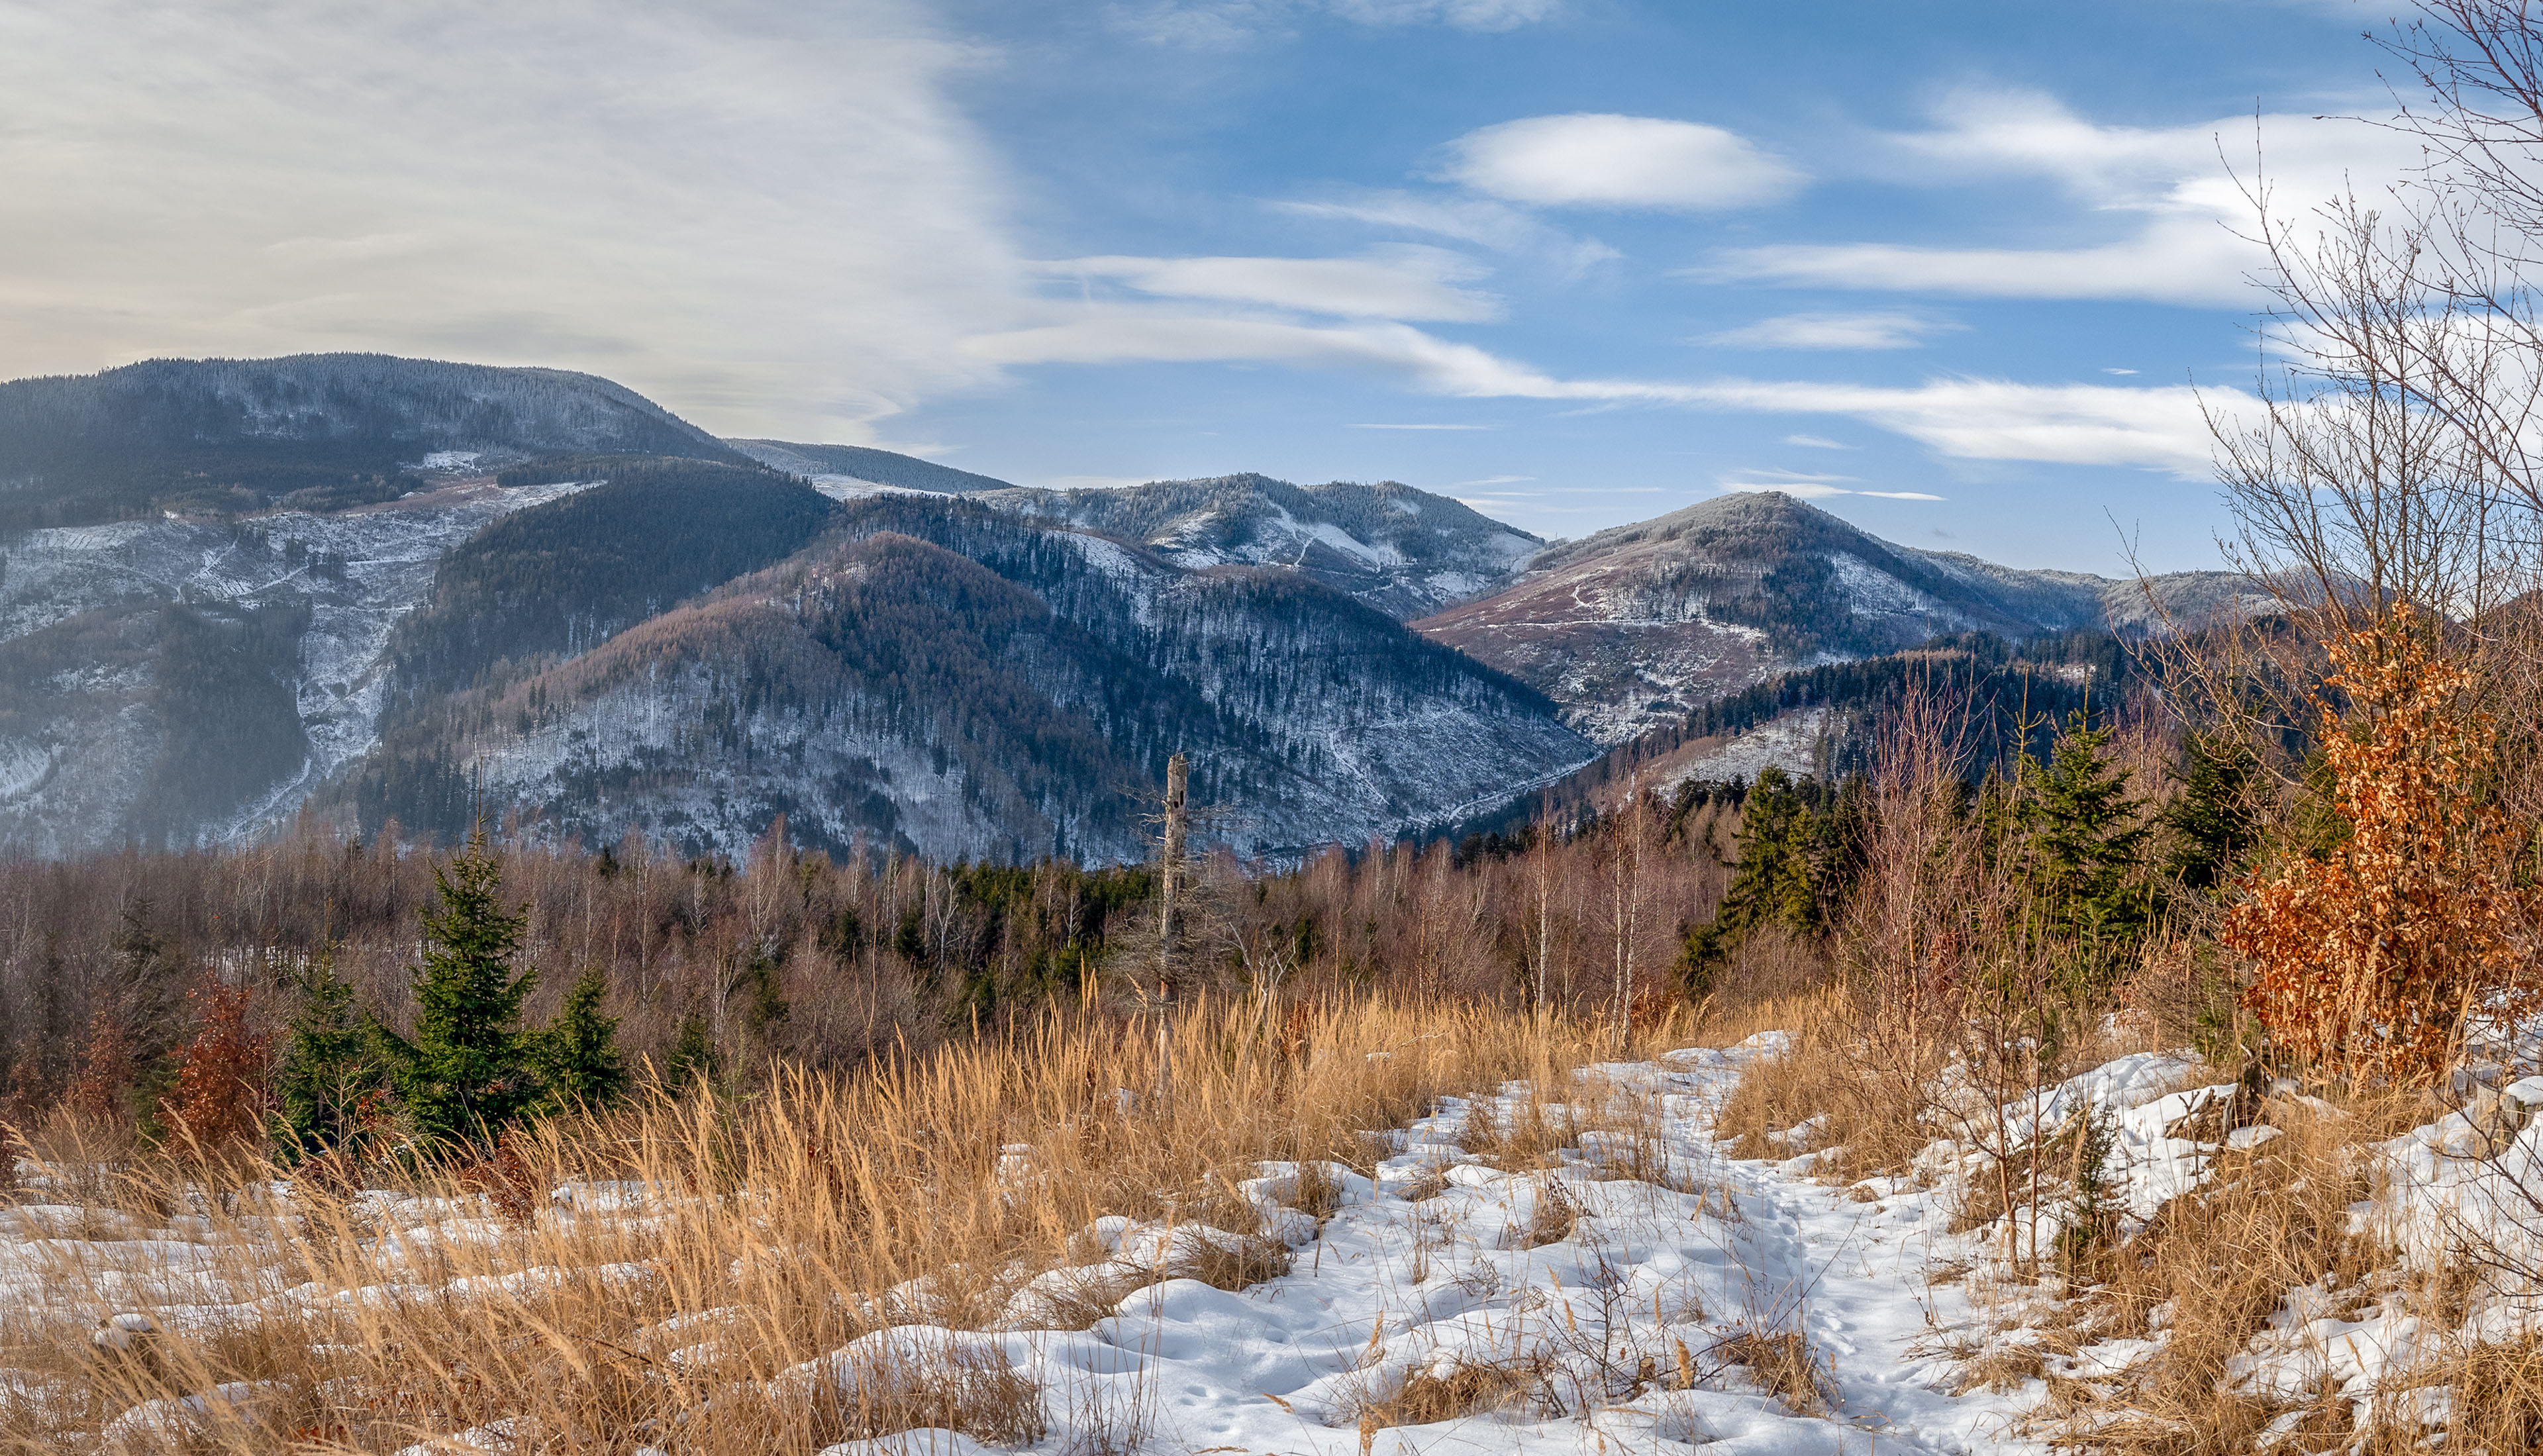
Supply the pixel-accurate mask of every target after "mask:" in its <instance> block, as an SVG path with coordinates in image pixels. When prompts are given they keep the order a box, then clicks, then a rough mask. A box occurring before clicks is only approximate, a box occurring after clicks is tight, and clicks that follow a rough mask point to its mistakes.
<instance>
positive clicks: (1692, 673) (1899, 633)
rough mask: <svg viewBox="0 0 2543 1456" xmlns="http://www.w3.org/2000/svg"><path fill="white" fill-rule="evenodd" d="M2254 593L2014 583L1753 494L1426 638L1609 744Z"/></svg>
mask: <svg viewBox="0 0 2543 1456" xmlns="http://www.w3.org/2000/svg"><path fill="white" fill-rule="evenodd" d="M2149 589H2150V590H2151V592H2152V596H2151V598H2149V595H2148V591H2149ZM2248 589H2249V588H2248V583H2245V582H2243V580H2242V578H2241V577H2239V576H2235V575H2231V574H2228V573H2223V572H2197V573H2182V574H2177V575H2168V576H2159V577H2155V578H2153V579H2152V580H2151V581H2148V582H2145V583H2140V582H2137V581H2121V580H2115V579H2112V578H2110V577H2105V576H2095V575H2087V574H2083V573H2074V572H2027V571H2019V570H2016V569H2013V568H2008V567H2000V566H1996V565H1994V564H1993V563H1990V562H1984V561H1980V560H1978V559H1977V558H1975V557H1972V556H1966V555H1962V554H1959V553H1943V552H1927V551H1917V550H1913V549H1910V548H1907V547H1900V546H1893V545H1891V544H1890V543H1888V542H1886V541H1883V540H1881V539H1880V538H1878V537H1876V536H1873V535H1871V534H1869V533H1867V532H1864V531H1861V530H1858V529H1856V528H1855V527H1853V526H1851V525H1848V524H1847V523H1846V522H1844V521H1842V520H1839V519H1838V518H1836V517H1835V516H1833V515H1830V514H1828V513H1827V512H1825V511H1823V510H1819V509H1817V508H1815V507H1813V506H1811V505H1807V504H1805V503H1803V502H1801V501H1799V500H1795V499H1793V498H1790V497H1787V496H1783V495H1780V494H1774V493H1741V494H1736V495H1729V496H1722V497H1718V498H1714V499H1711V500H1706V501H1702V502H1699V503H1697V504H1695V505H1690V506H1687V507H1686V508H1684V509H1682V510H1677V511H1673V512H1671V513H1669V514H1667V515H1663V516H1660V517H1658V518H1657V519H1654V520H1648V521H1642V522H1639V523H1637V524H1634V525H1630V526H1620V527H1617V528H1615V529H1613V530H1608V531H1601V532H1598V533H1597V534H1595V535H1592V536H1589V537H1586V538H1584V539H1582V540H1580V541H1569V542H1562V543H1558V544H1556V545H1554V546H1551V547H1549V548H1547V549H1546V550H1545V551H1544V552H1542V553H1540V554H1539V555H1537V556H1536V557H1535V558H1534V559H1533V560H1532V561H1530V562H1529V563H1528V564H1527V568H1526V573H1525V575H1522V576H1520V577H1519V578H1518V579H1517V580H1516V581H1515V582H1513V583H1512V584H1510V585H1509V586H1507V587H1505V588H1503V589H1502V590H1500V591H1497V592H1494V593H1493V594H1491V595H1488V596H1482V597H1477V598H1474V599H1472V600H1469V601H1466V602H1463V603H1460V604H1458V605H1455V606H1451V607H1449V608H1448V609H1446V610H1444V611H1441V612H1438V613H1436V614H1434V615H1432V616H1430V617H1427V618H1425V619H1422V620H1420V621H1417V622H1416V623H1415V624H1414V626H1415V628H1416V629H1417V630H1419V631H1421V632H1424V633H1426V634H1427V635H1428V636H1430V637H1432V638H1433V639H1435V640H1437V641H1439V642H1443V643H1446V644H1448V645H1449V646H1452V647H1455V648H1457V649H1459V650H1460V651H1466V652H1469V653H1471V654H1473V655H1474V656H1476V657H1478V658H1480V659H1482V660H1483V661H1486V662H1490V663H1491V664H1493V665H1494V666H1496V667H1499V668H1501V669H1502V670H1503V671H1505V672H1507V673H1509V674H1510V675H1512V676H1514V677H1516V678H1518V679H1520V680H1521V681H1523V682H1526V683H1528V684H1530V685H1531V686H1533V687H1535V688H1537V689H1538V690H1539V691H1541V692H1543V693H1545V694H1546V695H1547V696H1548V697H1550V698H1552V699H1554V700H1555V701H1556V702H1558V703H1561V704H1562V705H1563V707H1564V712H1565V719H1566V721H1567V722H1569V723H1570V724H1572V726H1573V727H1575V728H1579V729H1580V731H1582V732H1583V733H1586V734H1588V735H1589V736H1590V737H1592V738H1595V739H1597V740H1598V741H1599V742H1601V743H1608V744H1614V743H1622V742H1626V741H1629V740H1631V739H1634V738H1636V737H1639V736H1640V735H1642V734H1643V733H1645V732H1647V731H1649V730H1651V729H1653V728H1659V727H1663V726H1669V725H1674V724H1677V723H1680V722H1682V721H1683V720H1684V718H1685V716H1686V712H1687V710H1688V709H1690V708H1692V707H1694V706H1695V705H1696V704H1698V703H1701V702H1704V701H1707V700H1709V699H1713V698H1719V697H1723V696H1725V695H1727V694H1730V693H1734V692H1737V691H1738V690H1740V689H1742V688H1745V687H1749V686H1751V685H1753V684H1755V683H1758V682H1762V681H1764V680H1766V679H1767V678H1770V677H1773V676H1775V675H1776V674H1778V673H1781V672H1785V671H1789V670H1791V669H1793V668H1796V667H1807V666H1811V665H1814V664H1817V663H1821V662H1832V661H1843V660H1847V659H1850V658H1856V657H1866V656H1875V655H1879V654H1881V653H1884V652H1891V651H1900V650H1902V649H1906V648H1912V647H1915V646H1917V645H1918V644H1920V643H1923V642H1925V641H1927V640H1928V639H1931V638H1933V637H1935V636H1937V635H1939V634H1944V633H1956V632H1971V631H1983V632H1992V633H1997V634H1999V635H2002V636H2004V637H2007V638H2011V639H2015V640H2020V639H2024V638H2032V637H2039V636H2042V635H2049V634H2055V633H2060V632H2069V631H2074V630H2076V629H2079V628H2103V627H2113V628H2117V629H2119V630H2121V631H2142V630H2150V629H2152V628H2154V627H2156V626H2158V625H2160V623H2161V621H2162V620H2163V619H2165V618H2167V617H2169V618H2170V619H2172V620H2175V621H2196V620H2199V619H2202V618H2204V617H2206V616H2208V615H2211V614H2213V613H2216V612H2219V611H2225V610H2232V609H2234V608H2235V607H2236V606H2238V605H2242V604H2245V603H2246V597H2245V595H2244V593H2246V592H2247V591H2248ZM2158 606H2159V607H2160V610H2158Z"/></svg>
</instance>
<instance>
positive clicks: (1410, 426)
mask: <svg viewBox="0 0 2543 1456" xmlns="http://www.w3.org/2000/svg"><path fill="white" fill-rule="evenodd" d="M1345 427H1346V428H1349V429H1499V428H1501V426H1500V425H1498V424H1352V425H1347V426H1345Z"/></svg>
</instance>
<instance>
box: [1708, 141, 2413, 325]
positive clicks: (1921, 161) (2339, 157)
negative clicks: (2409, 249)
mask: <svg viewBox="0 0 2543 1456" xmlns="http://www.w3.org/2000/svg"><path fill="white" fill-rule="evenodd" d="M1935 115H1936V121H1937V124H1936V125H1934V126H1932V127H1930V128H1928V129H1926V130H1923V131H1910V132H1893V133H1889V134H1888V135H1884V136H1876V137H1873V138H1871V139H1869V140H1868V141H1867V142H1866V143H1865V146H1864V148H1863V150H1864V152H1865V153H1866V154H1867V155H1869V156H1871V157H1872V158H1873V159H1874V160H1875V162H1876V164H1877V165H1878V166H1879V167H1880V169H1881V173H1880V175H1881V176H1882V178H1883V180H1885V181H1889V182H1898V183H1904V184H1907V185H1911V186H1923V187H1929V188H1944V187H1959V186H1967V185H1972V184H1980V183H1988V182H2001V181H2005V180H2012V179H2026V180H2037V181H2040V182H2044V183H2046V184H2047V185H2048V186H2049V187H2051V188H2053V189H2055V190H2056V192H2057V193H2059V194H2062V196H2063V197H2064V198H2065V200H2066V201H2067V202H2068V203H2070V204H2072V205H2074V206H2077V207H2079V208H2080V209H2082V214H2081V216H2079V217H2078V219H2077V222H2078V225H2082V224H2083V223H2085V222H2086V221H2088V220H2089V219H2090V218H2092V217H2094V216H2096V215H2098V216H2100V217H2103V218H2106V219H2108V220H2109V223H2110V224H2116V226H2110V225H2106V226H2105V227H2104V228H2103V230H2104V231H2106V232H2116V233H2118V234H2119V235H2118V236H2114V237H2109V238H2107V239H2105V240H2103V241H2098V242H2093V243H2089V244H2084V245H2080V246H2072V247H2058V248H2038V247H2004V246H1976V247H1943V246H1925V245H1908V244H1900V243H1890V242H1884V241H1878V240H1866V241H1861V242H1843V243H1779V244H1769V245H1765V246H1761V247H1749V248H1735V249H1729V250H1725V251H1723V252H1722V253H1720V254H1718V255H1716V256H1715V257H1714V258H1713V259H1712V260H1711V261H1710V262H1709V263H1707V264H1706V265H1705V266H1703V267H1701V268H1695V269H1690V270H1688V271H1689V272H1691V273H1692V274H1694V275H1696V276H1700V277H1703V278H1706V279H1708V280H1711V281H1716V282H1743V283H1775V284H1789V285H1798V286H1808V287H1832V288H1853V289H1865V290H1874V291H1884V292H1912V293H1935V294H1947V295H1954V296H1960V297H1971V298H2024V299H2113V300H2126V301H2136V302H2154V303H2171V304H2182V305H2189V306H2194V307H2237V308H2240V307H2249V306H2251V305H2252V303H2253V302H2254V300H2255V293H2254V290H2253V286H2252V281H2251V275H2252V274H2253V272H2254V271H2255V270H2256V269H2257V268H2259V267H2260V265H2261V264H2262V262H2263V260H2262V258H2261V256H2260V253H2259V251H2258V249H2257V248H2256V247H2255V246H2254V245H2253V244H2252V243H2250V242H2248V241H2247V237H2248V235H2250V234H2251V233H2253V232H2254V231H2255V230H2256V228H2257V226H2258V218H2257V215H2256V213H2255V211H2254V207H2253V203H2252V199H2251V198H2250V197H2249V196H2247V195H2246V194H2245V192H2244V190H2243V187H2242V185H2241V184H2239V183H2238V182H2237V181H2236V179H2235V177H2234V176H2233V174H2232V172H2231V171H2230V170H2229V168H2230V165H2231V164H2232V162H2233V160H2234V159H2237V158H2239V159H2241V160H2242V163H2243V170H2244V172H2245V173H2246V174H2247V180H2249V175H2250V174H2253V173H2255V172H2256V170H2257V168H2256V165H2255V164H2254V163H2253V161H2252V152H2253V148H2254V147H2255V145H2256V144H2258V143H2261V142H2266V143H2267V147H2268V152H2267V156H2268V164H2269V165H2268V174H2269V178H2270V181H2271V184H2272V186H2273V189H2275V190H2276V191H2277V192H2278V193H2279V194H2280V195H2282V196H2285V197H2296V198H2303V199H2306V200H2307V201H2310V200H2311V199H2314V198H2317V197H2324V196H2329V195H2332V194H2333V193H2335V192H2339V191H2341V190H2342V189H2343V188H2344V187H2346V186H2348V185H2349V184H2350V183H2351V182H2354V183H2355V184H2356V185H2357V186H2359V187H2360V188H2362V189H2365V190H2367V191H2369V192H2371V191H2373V190H2374V189H2376V188H2377V187H2379V186H2380V185H2381V184H2382V183H2383V182H2385V181H2388V180H2391V179H2396V178H2399V177H2401V176H2402V175H2403V174H2404V172H2405V171H2406V169H2408V168H2409V167H2411V166H2412V165H2413V164H2414V163H2415V162H2416V161H2417V160H2418V157H2417V153H2416V152H2415V151H2414V149H2413V148H2412V146H2411V145H2410V144H2409V142H2408V139H2407V138H2405V137H2402V136H2400V135H2398V134H2396V133H2393V132H2390V131H2386V130H2382V129H2379V128H2376V127H2372V126H2367V125H2364V124H2361V123H2358V122H2355V121H2350V120H2345V119H2342V118H2338V117H2324V116H2312V115H2293V114H2275V115H2261V116H2248V115H2247V116H2229V117H2221V118H2218V119H2216V120H2213V121H2203V122H2198V123H2195V124H2191V125H2184V126H2168V127H2140V126H2117V125H2109V124H2105V123H2100V122H2095V121H2092V120H2089V119H2087V118H2085V117H2083V116H2080V115H2076V114H2075V113H2074V112H2073V111H2072V110H2071V109H2069V108H2068V107H2066V106H2065V105H2064V104H2062V103H2060V102H2058V101H2057V100H2055V99H2054V98H2051V97H2048V96H2045V95H2042V94H2040V93H2037V92H2029V91H1963V92H1958V93H1954V94H1953V95H1951V96H1949V97H1947V98H1945V99H1944V100H1943V101H1942V102H1941V103H1940V104H1939V105H1937V107H1936V108H1935Z"/></svg>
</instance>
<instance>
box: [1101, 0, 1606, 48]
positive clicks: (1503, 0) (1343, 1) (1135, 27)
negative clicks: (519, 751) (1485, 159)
mask: <svg viewBox="0 0 2543 1456" xmlns="http://www.w3.org/2000/svg"><path fill="white" fill-rule="evenodd" d="M1562 9H1563V0H1133V3H1117V4H1112V5H1108V6H1106V7H1105V9H1104V14H1105V18H1106V19H1107V20H1108V21H1109V22H1110V23H1111V24H1112V26H1113V27H1114V29H1116V30H1117V31H1121V32H1123V33H1125V34H1127V35H1130V36H1134V37H1136V38H1139V39H1142V40H1145V41H1148V42H1149V43H1151V44H1156V45H1173V46H1180V47H1183V48H1185V49H1192V50H1234V49H1237V48H1239V47H1242V46H1245V45H1249V44H1252V43H1254V42H1255V41H1258V40H1265V39H1275V38H1282V39H1284V38H1288V37H1290V36H1292V35H1294V34H1295V33H1296V28H1297V25H1298V22H1299V21H1300V20H1301V19H1302V18H1303V17H1306V16H1310V15H1314V14H1317V13H1320V12H1321V13H1324V14H1329V15H1334V16H1339V17H1340V18H1342V19H1344V20H1347V21H1352V22H1356V23H1357V24H1360V25H1364V26H1409V25H1423V24H1436V25H1444V26H1449V27H1452V28H1454V29H1456V30H1460V31H1481V32H1494V31H1513V30H1516V29H1518V28H1519V27H1521V26H1525V25H1532V24H1535V23H1536V22H1538V21H1544V20H1551V19H1553V18H1554V17H1555V16H1556V15H1557V14H1559V13H1560V12H1561V11H1562Z"/></svg>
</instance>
